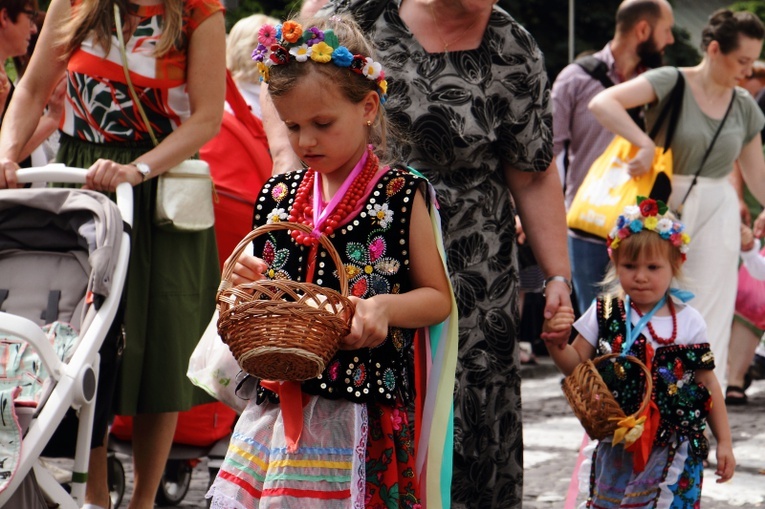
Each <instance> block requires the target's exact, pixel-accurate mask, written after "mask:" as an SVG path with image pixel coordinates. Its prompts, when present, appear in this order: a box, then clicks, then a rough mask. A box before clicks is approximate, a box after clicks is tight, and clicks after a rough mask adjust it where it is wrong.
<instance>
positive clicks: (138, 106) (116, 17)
mask: <svg viewBox="0 0 765 509" xmlns="http://www.w3.org/2000/svg"><path fill="white" fill-rule="evenodd" d="M114 23H115V31H116V32H117V40H119V41H120V55H121V56H122V70H123V71H124V72H125V81H126V82H127V86H128V89H129V90H130V96H131V97H132V98H133V105H134V106H135V108H136V109H137V110H138V113H139V114H140V115H141V120H143V123H144V124H145V125H146V130H147V131H148V132H149V137H151V142H152V143H154V146H155V147H156V146H157V145H159V142H158V141H157V137H156V136H155V135H154V129H152V128H151V123H150V122H149V117H147V116H146V112H145V111H144V109H143V106H142V105H141V101H140V100H139V99H138V94H136V93H135V88H133V80H131V79H130V70H129V69H128V64H127V53H126V52H125V38H124V37H123V36H122V17H121V16H120V8H119V6H118V5H117V4H116V3H115V4H114Z"/></svg>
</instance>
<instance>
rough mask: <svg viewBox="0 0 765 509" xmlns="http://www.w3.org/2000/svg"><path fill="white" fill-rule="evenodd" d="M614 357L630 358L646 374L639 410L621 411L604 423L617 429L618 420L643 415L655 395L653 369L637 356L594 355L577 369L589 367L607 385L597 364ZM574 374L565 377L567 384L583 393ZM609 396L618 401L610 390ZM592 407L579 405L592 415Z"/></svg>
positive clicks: (582, 410) (579, 408)
mask: <svg viewBox="0 0 765 509" xmlns="http://www.w3.org/2000/svg"><path fill="white" fill-rule="evenodd" d="M614 357H622V358H624V359H626V360H628V361H630V362H633V363H634V364H636V365H637V366H638V368H640V369H641V370H642V371H643V373H644V374H645V389H644V394H643V399H642V401H641V404H640V407H639V408H638V409H637V411H635V412H634V413H632V414H630V415H629V416H628V415H627V414H625V413H624V412H623V411H622V412H621V413H622V415H615V416H613V417H609V423H604V424H603V427H608V428H614V429H615V428H616V426H617V424H616V421H617V420H621V419H623V418H626V417H633V418H637V417H639V416H640V415H642V414H643V413H644V412H645V411H646V410H647V409H648V405H650V403H651V397H652V395H653V376H652V374H651V371H650V370H649V369H648V367H647V366H646V365H645V363H644V362H643V361H641V360H640V359H638V358H637V357H635V356H633V355H624V354H622V353H610V354H605V355H601V356H598V357H594V358H592V359H588V360H587V361H584V362H582V363H580V364H579V365H578V366H577V369H587V370H588V371H590V372H591V374H592V375H593V376H596V377H597V378H599V379H600V380H601V382H603V386H605V387H607V386H606V384H605V381H603V377H602V376H601V374H600V372H599V371H598V369H597V365H598V364H600V363H602V362H603V361H607V360H609V359H612V358H614ZM590 366H591V367H590ZM572 375H573V372H572ZM572 375H569V376H567V377H566V379H565V383H566V385H567V386H569V387H571V386H572V385H573V386H576V387H575V388H576V390H577V391H578V392H579V393H582V392H583V391H582V389H581V386H580V385H579V384H578V383H577V379H576V378H575V377H573V376H572ZM565 392H566V391H565V390H564V393H565ZM565 395H566V399H567V400H568V402H569V405H571V406H572V407H573V406H574V405H575V402H572V401H571V399H570V398H569V397H568V394H565ZM608 397H610V398H612V400H613V401H614V402H615V403H616V400H615V398H614V397H613V394H611V393H610V391H609V393H608ZM617 407H619V408H620V406H619V405H618V403H617ZM590 408H591V407H589V406H586V407H584V408H582V407H581V406H580V407H578V410H579V411H580V412H583V413H587V414H588V415H591V412H590V410H589V409H590ZM576 410H577V409H575V413H576ZM583 424H584V423H583ZM585 427H586V426H585ZM587 432H588V434H590V430H587ZM610 433H613V431H610V432H609V434H610ZM591 436H592V435H591ZM593 438H595V437H593Z"/></svg>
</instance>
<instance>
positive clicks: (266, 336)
mask: <svg viewBox="0 0 765 509" xmlns="http://www.w3.org/2000/svg"><path fill="white" fill-rule="evenodd" d="M281 230H299V231H302V232H304V233H308V234H310V233H311V232H312V231H313V229H312V228H311V227H309V226H307V225H304V224H300V223H292V222H279V223H270V224H266V225H262V226H260V227H258V228H255V229H253V230H252V231H251V232H250V233H248V234H247V235H246V236H245V237H244V238H243V239H242V240H241V241H240V242H239V244H238V245H237V247H236V248H235V249H234V251H233V252H232V254H231V256H230V257H229V258H228V260H227V261H226V264H225V265H224V268H223V273H222V278H221V284H220V286H219V288H218V293H217V295H216V301H217V307H218V311H219V315H220V316H219V320H218V330H219V333H220V336H221V338H222V339H223V341H224V342H225V343H226V344H227V345H228V346H229V349H230V350H231V351H232V353H233V354H234V357H235V358H236V360H237V362H238V363H239V364H240V366H242V367H243V368H244V367H245V366H249V367H250V369H246V371H248V372H249V373H251V374H255V375H256V376H259V374H258V373H257V371H258V370H259V371H260V372H261V373H266V372H268V373H271V374H274V373H276V374H277V376H276V377H275V378H274V377H273V376H269V377H266V378H269V379H280V380H286V379H288V378H284V377H280V376H278V373H279V372H281V373H287V372H288V371H289V367H290V366H292V367H293V368H294V367H296V366H297V365H298V364H294V363H293V362H299V363H304V364H305V365H306V366H312V365H315V366H316V371H315V374H314V375H313V376H312V377H311V378H313V377H316V376H319V375H320V374H321V372H322V371H323V370H324V368H325V367H326V364H327V363H328V362H329V360H330V359H331V358H332V356H334V354H335V352H336V351H337V349H338V348H339V341H340V337H338V334H340V335H342V334H343V331H348V330H350V323H351V320H352V318H353V313H354V311H355V307H354V305H353V302H351V301H350V299H349V298H348V274H347V272H346V270H345V266H344V265H343V263H342V260H341V259H340V255H339V254H338V252H337V250H336V249H335V247H334V245H333V244H332V242H331V241H330V240H329V238H328V237H327V236H326V235H324V234H322V235H321V236H320V237H319V239H318V240H319V243H320V244H321V245H322V246H323V247H324V248H325V249H326V250H327V252H328V253H329V255H330V258H331V259H332V261H333V263H334V264H335V266H336V267H337V275H338V279H339V280H340V288H341V289H340V291H339V292H338V291H337V290H335V289H333V288H328V287H324V286H320V285H318V284H316V283H313V282H306V281H295V280H291V279H268V278H264V279H259V280H257V281H253V282H250V283H243V284H239V285H235V284H234V283H233V281H232V278H233V271H234V267H235V265H236V262H237V260H238V259H239V258H240V257H241V255H242V253H243V252H244V250H245V249H246V248H247V246H248V245H249V244H250V243H251V242H252V241H253V240H254V239H255V238H256V237H258V236H260V235H263V234H265V233H268V232H272V231H281ZM290 299H295V300H294V301H293V300H290ZM322 299H323V300H322ZM312 301H315V302H316V306H313V305H311V304H313V302H312ZM345 333H347V332H345ZM280 353H283V354H285V356H287V357H285V359H286V358H288V357H290V356H291V357H292V358H293V359H294V358H295V357H298V358H299V359H300V361H294V360H293V361H289V360H284V361H280V360H278V359H277V358H276V357H273V356H272V354H273V355H279V354H280ZM261 357H266V358H269V357H270V358H271V359H272V360H273V364H271V363H270V362H269V366H263V368H259V367H258V368H255V367H253V366H254V365H253V361H256V360H258V359H260V358H261ZM285 363H286V364H285ZM300 365H301V366H302V364H300ZM302 367H305V366H302ZM311 370H312V368H307V369H306V370H305V371H308V372H310V371H311Z"/></svg>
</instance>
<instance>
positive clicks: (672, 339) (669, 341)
mask: <svg viewBox="0 0 765 509" xmlns="http://www.w3.org/2000/svg"><path fill="white" fill-rule="evenodd" d="M667 306H668V307H669V312H670V314H671V315H672V336H670V337H668V338H662V337H659V335H658V334H656V331H655V330H653V325H651V322H650V320H649V321H648V324H647V325H648V332H650V333H651V336H653V339H654V340H655V341H656V342H657V343H659V344H661V345H671V344H672V343H674V342H675V339H677V313H676V312H675V303H674V302H672V299H671V298H670V297H667ZM633 309H634V310H635V312H636V313H637V314H638V316H640V317H642V316H643V313H641V312H640V310H639V309H638V308H637V306H634V308H633Z"/></svg>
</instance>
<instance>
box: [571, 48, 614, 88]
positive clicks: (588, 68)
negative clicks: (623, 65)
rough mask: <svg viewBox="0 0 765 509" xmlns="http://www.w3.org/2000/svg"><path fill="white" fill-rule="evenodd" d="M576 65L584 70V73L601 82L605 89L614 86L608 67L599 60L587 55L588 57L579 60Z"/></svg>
mask: <svg viewBox="0 0 765 509" xmlns="http://www.w3.org/2000/svg"><path fill="white" fill-rule="evenodd" d="M574 63H575V64H576V65H578V66H579V67H581V68H582V69H584V72H586V73H587V74H589V75H590V77H592V78H593V79H596V80H598V81H599V82H601V83H602V84H603V88H609V87H613V86H614V82H613V81H611V78H609V77H608V66H607V65H606V63H605V62H604V61H602V60H600V59H599V58H595V57H594V56H592V55H587V56H586V57H581V58H577V59H576V60H575V61H574Z"/></svg>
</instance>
